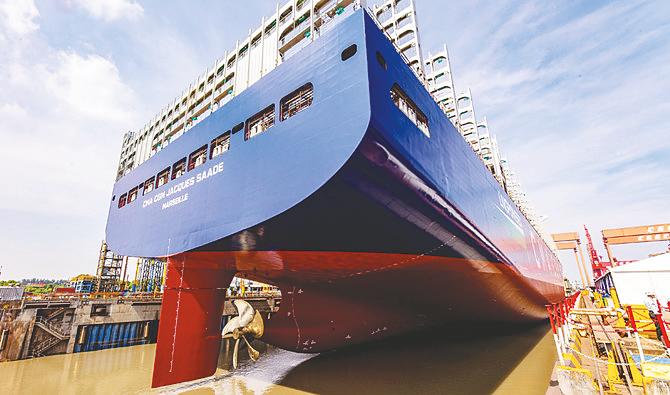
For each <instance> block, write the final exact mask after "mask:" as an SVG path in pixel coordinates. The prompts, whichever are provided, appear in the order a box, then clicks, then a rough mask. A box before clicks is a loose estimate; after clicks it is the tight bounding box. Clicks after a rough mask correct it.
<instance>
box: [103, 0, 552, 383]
mask: <svg viewBox="0 0 670 395" xmlns="http://www.w3.org/2000/svg"><path fill="white" fill-rule="evenodd" d="M418 43H419V36H418V30H417V28H416V13H415V10H414V4H413V3H412V2H411V1H401V2H399V1H396V0H392V1H390V2H388V3H385V4H382V5H380V6H376V7H374V8H368V7H367V6H366V5H365V4H363V3H361V2H359V1H352V0H343V1H335V0H331V1H316V0H314V1H292V2H290V3H288V4H286V5H284V6H281V7H277V9H276V12H275V14H274V15H273V16H272V17H270V18H264V19H263V21H262V24H261V26H260V27H259V28H258V29H257V30H255V31H252V32H251V33H250V34H249V36H248V37H247V38H246V39H245V40H243V41H238V42H237V43H236V45H235V48H234V49H233V50H232V51H230V52H228V53H226V54H225V56H224V57H223V58H222V59H220V60H218V61H217V62H216V64H215V65H214V67H212V68H211V69H210V70H208V71H207V72H206V73H205V74H204V75H202V76H201V77H200V78H198V80H197V81H195V82H194V83H193V84H192V85H191V86H190V87H189V88H188V89H187V90H186V91H185V92H184V93H183V94H182V95H181V96H179V97H178V98H177V99H175V100H174V101H173V102H172V103H171V104H170V105H169V106H168V107H167V108H165V109H164V110H163V111H162V112H161V113H160V114H158V115H157V116H156V117H155V118H154V119H153V120H152V121H151V122H150V123H148V124H147V125H146V126H145V127H143V128H142V129H140V130H139V131H137V132H132V133H131V132H129V133H126V135H125V136H124V141H123V149H122V154H121V161H120V165H119V173H118V179H117V181H116V183H115V185H114V188H113V196H112V197H111V203H110V209H109V217H108V223H107V229H106V239H107V243H108V245H109V247H110V248H111V249H112V250H113V251H114V252H115V253H118V254H121V255H125V256H134V257H161V258H166V259H167V279H166V284H165V289H164V297H163V305H162V310H161V318H160V324H159V334H158V345H157V350H156V359H155V365H154V373H153V386H162V385H168V384H173V383H177V382H182V381H187V380H193V379H197V378H202V377H206V376H208V375H211V374H213V373H214V371H215V369H216V366H217V358H218V354H219V348H220V344H221V311H222V306H223V302H224V299H225V297H226V289H227V287H228V285H229V284H230V282H231V279H232V278H233V277H234V276H238V277H242V278H247V279H251V280H256V281H261V282H264V283H268V284H273V285H276V286H277V287H279V288H280V290H281V293H282V303H281V308H280V310H279V311H278V312H277V313H276V314H273V315H272V316H270V317H269V318H266V319H264V322H263V323H262V326H263V327H264V330H262V331H261V332H260V333H259V332H255V335H256V336H260V335H261V333H262V337H261V338H262V340H263V341H264V342H267V343H269V344H272V345H275V346H278V347H280V348H283V349H286V350H291V351H298V352H307V353H315V352H323V351H327V350H333V349H338V348H342V347H346V346H350V345H354V344H359V343H363V342H369V341H374V340H376V339H382V338H386V337H389V336H393V335H398V334H402V333H407V332H411V331H415V330H417V329H419V328H422V327H430V326H436V325H443V324H447V323H454V322H476V321H480V322H483V321H487V322H494V323H495V322H520V321H533V320H541V319H545V318H546V310H545V308H544V305H545V304H546V303H549V302H553V301H557V300H559V299H561V298H562V297H563V281H562V274H561V267H560V263H559V261H558V259H557V258H556V255H555V254H554V251H552V249H551V247H550V246H549V245H548V243H547V241H546V237H543V236H542V235H541V232H538V231H537V230H536V228H535V226H533V225H534V224H533V223H532V222H537V221H533V220H529V219H528V218H530V217H532V216H531V215H529V213H530V211H528V210H526V209H524V206H523V205H522V204H520V202H521V201H522V200H523V199H522V198H519V197H518V194H517V197H516V198H515V193H516V192H515V191H516V190H515V189H514V186H515V185H516V184H515V182H514V181H513V178H512V177H511V176H510V173H509V172H507V173H506V171H505V168H506V166H505V163H504V161H503V160H502V159H499V158H498V157H497V155H498V154H497V148H496V146H495V144H494V143H495V140H493V139H491V138H490V137H489V136H488V135H486V134H484V133H482V130H484V129H485V128H486V126H487V125H486V124H485V123H482V122H477V121H476V120H475V117H474V110H473V108H472V103H471V100H469V101H468V100H465V101H463V100H461V97H459V95H456V94H455V93H454V91H453V82H452V81H451V71H450V67H449V65H448V57H447V55H446V48H445V50H444V51H441V53H440V54H438V55H437V56H431V57H430V59H428V60H426V61H424V60H423V58H422V55H421V51H420V47H419V44H418ZM442 52H444V53H442ZM466 96H467V94H466ZM466 98H467V97H466ZM461 102H463V103H462V105H461ZM535 225H537V224H536V223H535ZM241 316H242V312H241V313H240V317H241ZM247 316H249V315H248V314H247ZM256 318H257V317H255V316H254V321H255V320H256ZM240 320H242V318H240ZM249 321H250V320H246V322H244V323H240V325H239V328H236V329H235V331H234V335H235V338H238V339H239V337H240V336H241V337H244V339H246V337H245V336H246V334H247V333H251V332H252V331H250V330H248V331H247V330H246V329H248V327H245V326H244V325H251V324H252V323H250V322H249ZM238 323H239V322H238Z"/></svg>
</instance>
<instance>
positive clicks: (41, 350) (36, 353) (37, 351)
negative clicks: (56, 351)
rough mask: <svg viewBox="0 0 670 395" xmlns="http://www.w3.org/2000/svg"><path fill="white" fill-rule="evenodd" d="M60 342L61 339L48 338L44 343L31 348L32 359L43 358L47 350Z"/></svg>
mask: <svg viewBox="0 0 670 395" xmlns="http://www.w3.org/2000/svg"><path fill="white" fill-rule="evenodd" d="M61 341H62V340H61V339H58V338H55V337H50V338H48V339H46V340H45V341H43V342H41V343H39V344H37V345H36V346H35V347H33V357H43V356H44V355H45V353H46V352H47V351H48V350H49V349H51V348H53V347H54V346H55V345H56V344H58V343H60V342H61Z"/></svg>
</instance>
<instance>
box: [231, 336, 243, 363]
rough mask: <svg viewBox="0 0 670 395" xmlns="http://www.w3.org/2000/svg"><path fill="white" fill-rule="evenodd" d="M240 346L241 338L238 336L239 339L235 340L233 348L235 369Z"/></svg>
mask: <svg viewBox="0 0 670 395" xmlns="http://www.w3.org/2000/svg"><path fill="white" fill-rule="evenodd" d="M243 337H244V336H243ZM239 348H240V339H239V338H237V340H235V348H233V369H237V352H238V350H239Z"/></svg>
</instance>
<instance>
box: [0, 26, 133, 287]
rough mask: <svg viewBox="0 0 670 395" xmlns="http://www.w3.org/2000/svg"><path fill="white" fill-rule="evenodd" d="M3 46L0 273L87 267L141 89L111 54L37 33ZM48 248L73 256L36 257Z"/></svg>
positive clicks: (52, 252) (50, 252)
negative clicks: (55, 43)
mask: <svg viewBox="0 0 670 395" xmlns="http://www.w3.org/2000/svg"><path fill="white" fill-rule="evenodd" d="M3 49H6V51H5V55H6V56H2V57H0V70H3V71H4V72H3V73H0V119H2V125H0V141H2V143H0V158H2V160H3V163H4V164H5V166H7V167H6V168H5V169H4V171H3V173H2V178H3V184H4V185H6V186H7V187H6V188H0V217H2V219H3V220H2V226H1V227H0V228H1V229H0V235H1V236H2V237H0V261H2V262H3V265H4V270H3V272H4V273H3V275H9V276H16V277H18V278H21V277H30V276H32V275H47V276H59V277H67V276H68V275H71V274H72V272H81V271H89V272H90V267H89V266H90V263H91V262H94V261H95V256H96V252H95V251H96V250H97V249H98V247H99V243H100V239H102V238H103V237H104V236H103V234H104V219H105V218H106V214H107V209H108V203H109V199H110V196H111V186H112V184H113V181H114V175H115V173H116V169H115V166H116V160H115V158H118V154H119V148H120V146H121V136H122V133H123V132H124V131H126V130H128V129H130V128H131V127H135V126H136V125H137V123H138V120H139V118H140V117H139V116H138V113H139V112H140V111H141V110H138V107H139V106H138V98H137V95H136V94H135V92H134V91H133V90H132V89H131V88H130V87H129V86H128V85H127V84H126V83H125V82H124V80H123V78H122V76H121V75H120V72H119V70H118V68H117V67H116V65H115V64H114V62H113V61H112V60H111V59H109V58H106V57H102V56H100V55H96V54H83V53H79V52H76V51H74V50H71V49H67V50H61V49H57V48H53V47H51V46H49V45H48V44H47V42H46V41H44V40H43V39H42V37H41V36H40V35H31V36H26V37H24V38H23V39H21V40H11V41H8V42H7V45H6V48H3ZM49 256H61V257H64V259H66V260H67V261H68V262H69V265H60V266H59V267H58V268H55V267H53V266H50V265H49V266H43V267H39V266H40V265H44V264H45V263H46V262H49V259H48V258H47V257H49ZM18 257H21V258H20V259H19V258H18ZM40 257H41V258H40ZM23 258H26V259H23ZM47 273H48V274H47Z"/></svg>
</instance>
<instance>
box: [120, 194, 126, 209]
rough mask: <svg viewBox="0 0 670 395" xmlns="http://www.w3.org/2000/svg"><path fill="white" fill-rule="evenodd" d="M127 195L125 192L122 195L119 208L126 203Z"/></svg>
mask: <svg viewBox="0 0 670 395" xmlns="http://www.w3.org/2000/svg"><path fill="white" fill-rule="evenodd" d="M126 196H127V195H126V194H125V193H124V194H123V195H121V197H120V198H119V208H121V207H123V206H125V205H126Z"/></svg>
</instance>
